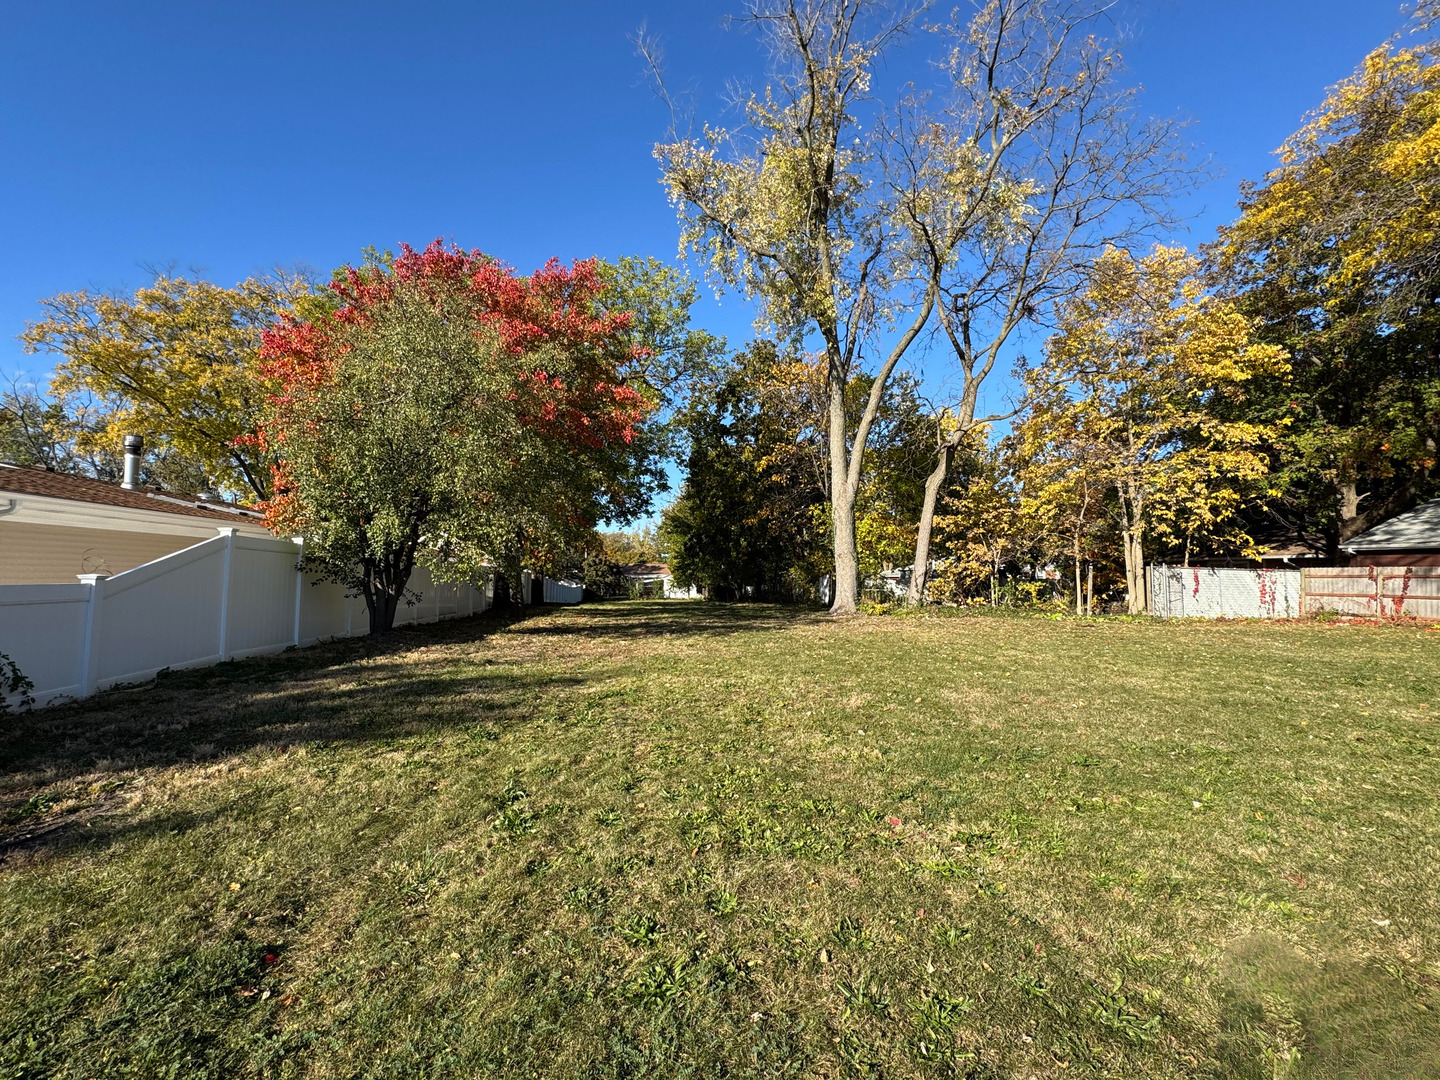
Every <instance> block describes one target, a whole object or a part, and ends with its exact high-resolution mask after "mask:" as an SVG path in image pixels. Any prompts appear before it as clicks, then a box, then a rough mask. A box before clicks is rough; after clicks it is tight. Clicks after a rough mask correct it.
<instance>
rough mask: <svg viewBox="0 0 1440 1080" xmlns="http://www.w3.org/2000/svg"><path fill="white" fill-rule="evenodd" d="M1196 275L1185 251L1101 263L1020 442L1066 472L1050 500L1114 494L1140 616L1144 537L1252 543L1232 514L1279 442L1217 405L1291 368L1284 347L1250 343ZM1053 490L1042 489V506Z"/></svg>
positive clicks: (1132, 605)
mask: <svg viewBox="0 0 1440 1080" xmlns="http://www.w3.org/2000/svg"><path fill="white" fill-rule="evenodd" d="M1198 271H1199V261H1198V260H1197V259H1196V258H1195V257H1194V256H1192V255H1190V254H1189V253H1188V252H1186V251H1185V250H1184V249H1183V248H1175V247H1157V248H1155V250H1154V251H1153V252H1152V253H1151V254H1150V255H1149V256H1147V257H1145V258H1143V259H1138V260H1137V259H1135V258H1133V257H1132V256H1131V255H1129V254H1128V253H1126V252H1123V251H1118V250H1111V251H1108V252H1106V253H1105V254H1104V255H1103V256H1101V258H1100V259H1099V260H1098V261H1097V263H1096V266H1095V270H1094V274H1093V278H1092V281H1091V284H1090V286H1089V288H1088V289H1087V290H1086V291H1085V293H1084V294H1083V295H1081V296H1080V297H1078V298H1077V299H1076V300H1075V301H1073V302H1072V303H1070V304H1068V305H1067V306H1066V307H1065V308H1064V310H1063V312H1062V317H1061V321H1060V326H1059V332H1058V333H1057V334H1056V335H1055V337H1053V338H1052V339H1051V340H1050V341H1049V343H1048V344H1047V347H1046V355H1045V360H1044V362H1043V363H1042V364H1041V365H1040V366H1039V367H1037V368H1035V369H1034V370H1032V371H1031V372H1029V373H1028V376H1027V383H1028V386H1027V390H1028V393H1029V402H1030V404H1029V408H1028V410H1027V413H1026V416H1025V419H1024V421H1023V422H1022V423H1021V424H1020V425H1019V429H1018V433H1017V434H1018V435H1019V438H1020V440H1021V441H1022V444H1023V445H1024V446H1025V447H1026V452H1027V455H1028V456H1030V457H1033V458H1035V459H1037V460H1039V461H1043V462H1048V463H1050V464H1051V465H1052V466H1053V463H1054V462H1055V461H1061V462H1066V463H1068V468H1069V470H1070V471H1071V472H1072V473H1073V474H1074V475H1072V476H1071V477H1070V479H1069V481H1068V483H1067V482H1065V479H1066V478H1065V470H1064V469H1061V470H1059V472H1058V474H1057V473H1056V470H1054V469H1053V467H1052V468H1050V474H1049V475H1047V476H1046V477H1044V478H1042V479H1043V480H1044V481H1045V483H1048V485H1050V490H1051V492H1052V494H1053V495H1054V497H1056V498H1070V497H1072V496H1073V495H1074V493H1075V491H1076V490H1079V489H1080V488H1081V487H1085V488H1086V489H1088V490H1091V491H1093V490H1095V489H1099V490H1102V491H1104V492H1105V493H1106V494H1107V495H1109V496H1111V497H1112V500H1113V501H1112V503H1111V505H1112V507H1113V510H1114V513H1115V514H1116V516H1117V525H1118V527H1119V532H1120V536H1121V544H1122V548H1123V554H1124V562H1125V576H1126V589H1127V594H1128V606H1129V610H1130V611H1131V612H1132V613H1138V612H1142V611H1144V610H1145V608H1146V599H1145V595H1144V587H1143V583H1144V567H1145V538H1146V535H1147V532H1153V533H1158V534H1160V535H1162V536H1164V537H1166V538H1168V539H1171V540H1174V541H1179V542H1182V543H1186V544H1187V545H1188V544H1191V543H1193V542H1195V541H1196V540H1197V539H1200V538H1202V537H1208V538H1213V537H1216V536H1217V535H1219V534H1221V533H1226V534H1228V535H1227V539H1228V540H1229V541H1230V542H1231V543H1235V544H1239V545H1241V546H1246V545H1248V544H1249V538H1248V537H1246V536H1244V534H1243V532H1242V531H1241V530H1240V529H1239V527H1238V524H1237V523H1236V520H1235V517H1234V513H1235V510H1236V509H1238V507H1239V503H1240V497H1241V496H1240V493H1239V491H1237V485H1239V484H1244V483H1246V482H1253V481H1256V480H1258V479H1260V478H1261V477H1263V476H1264V475H1265V473H1266V471H1267V468H1268V462H1267V459H1266V458H1265V456H1264V454H1263V453H1262V447H1263V445H1264V444H1265V442H1266V440H1267V439H1268V438H1269V437H1270V436H1271V435H1272V434H1273V432H1271V431H1269V430H1267V429H1266V428H1265V427H1264V426H1263V425H1260V424H1255V423H1250V422H1246V421H1237V420H1227V419H1223V418H1221V417H1220V416H1219V415H1217V412H1216V410H1214V409H1212V408H1210V405H1211V404H1212V402H1213V401H1214V400H1215V399H1216V398H1217V397H1227V398H1235V397H1237V396H1239V395H1242V394H1243V387H1244V384H1245V383H1246V382H1247V381H1249V380H1250V379H1252V378H1254V377H1255V376H1257V375H1267V374H1268V375H1277V374H1281V373H1283V372H1284V371H1285V370H1286V369H1287V366H1288V365H1287V361H1286V356H1285V352H1284V350H1283V349H1281V348H1279V347H1278V346H1275V345H1262V344H1257V343H1255V341H1254V340H1253V338H1252V331H1253V327H1252V323H1251V320H1249V319H1247V318H1246V317H1245V316H1243V315H1242V314H1240V312H1238V311H1237V310H1236V309H1235V307H1234V306H1233V305H1232V304H1230V303H1229V302H1227V301H1225V300H1223V299H1220V298H1217V297H1214V296H1211V295H1208V294H1206V293H1205V292H1204V290H1203V289H1202V287H1201V285H1200V282H1199V280H1198V276H1197V275H1198ZM1057 447H1061V448H1063V452H1052V451H1054V450H1055V448H1057ZM1082 482H1086V483H1082ZM1045 483H1042V484H1039V485H1035V487H1034V490H1036V491H1037V492H1038V493H1040V494H1041V495H1043V493H1044V492H1045Z"/></svg>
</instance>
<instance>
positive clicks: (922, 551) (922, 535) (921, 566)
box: [905, 439, 955, 607]
mask: <svg viewBox="0 0 1440 1080" xmlns="http://www.w3.org/2000/svg"><path fill="white" fill-rule="evenodd" d="M954 459H955V446H954V444H953V443H952V442H951V440H950V439H946V440H945V441H944V442H943V443H941V445H940V453H939V455H938V457H937V458H936V461H935V468H934V469H933V470H931V472H930V475H929V476H928V477H926V478H925V501H924V503H923V504H922V505H921V507H920V528H919V530H918V532H917V533H916V535H915V564H914V566H913V567H912V569H911V571H910V591H909V592H908V593H907V594H906V596H905V602H906V603H907V604H909V605H910V606H911V607H915V606H917V605H919V604H923V603H924V602H925V586H926V584H927V583H928V581H929V578H930V533H931V531H932V529H933V528H934V525H935V504H936V502H938V501H939V499H940V489H941V488H943V487H944V486H945V477H946V475H947V474H948V473H949V472H950V463H951V462H952V461H953V460H954Z"/></svg>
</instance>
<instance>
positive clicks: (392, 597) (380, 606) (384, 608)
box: [365, 591, 400, 634]
mask: <svg viewBox="0 0 1440 1080" xmlns="http://www.w3.org/2000/svg"><path fill="white" fill-rule="evenodd" d="M365 603H366V607H367V608H368V609H369V611H370V633H372V634H383V633H385V631H387V630H393V629H394V628H395V612H396V611H397V610H398V609H399V607H400V597H399V595H397V594H396V593H392V592H388V591H385V592H380V593H379V594H377V596H376V598H375V603H371V602H370V600H369V599H368V598H367V599H366V602H365Z"/></svg>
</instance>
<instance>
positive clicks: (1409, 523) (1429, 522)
mask: <svg viewBox="0 0 1440 1080" xmlns="http://www.w3.org/2000/svg"><path fill="white" fill-rule="evenodd" d="M1340 547H1341V548H1342V549H1343V550H1345V551H1354V552H1362V551H1440V499H1431V500H1430V501H1429V502H1427V503H1421V504H1420V505H1419V506H1417V507H1415V509H1414V510H1410V511H1407V512H1406V513H1403V514H1401V515H1399V516H1398V517H1393V518H1391V519H1390V520H1389V521H1387V522H1384V523H1383V524H1381V525H1376V526H1375V528H1373V529H1371V530H1369V531H1368V532H1363V533H1361V534H1360V535H1359V536H1357V537H1355V539H1353V540H1351V541H1350V542H1349V543H1345V544H1341V545H1340Z"/></svg>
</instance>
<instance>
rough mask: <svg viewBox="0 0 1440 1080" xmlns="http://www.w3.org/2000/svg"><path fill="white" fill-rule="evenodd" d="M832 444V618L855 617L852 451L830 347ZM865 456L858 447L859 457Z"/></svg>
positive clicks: (835, 349) (836, 356) (834, 348)
mask: <svg viewBox="0 0 1440 1080" xmlns="http://www.w3.org/2000/svg"><path fill="white" fill-rule="evenodd" d="M830 352H831V357H830V369H829V380H828V381H829V387H828V391H829V398H830V400H829V403H828V404H829V417H828V420H829V441H830V524H831V527H832V529H833V530H834V536H833V540H834V547H835V602H834V603H832V604H831V605H830V614H831V615H835V616H847V615H854V614H855V611H856V607H857V602H858V600H859V595H858V594H859V587H860V554H859V551H858V549H857V546H856V543H855V489H854V487H852V486H851V484H850V464H851V462H850V458H851V454H850V451H849V448H848V447H847V446H846V437H845V428H846V423H845V371H844V369H843V367H842V365H841V363H840V349H839V345H838V344H834V343H832V344H831V346H830ZM863 452H864V447H863V446H856V447H855V450H854V453H855V454H856V455H858V454H861V453H863Z"/></svg>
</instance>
